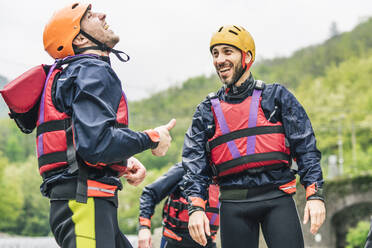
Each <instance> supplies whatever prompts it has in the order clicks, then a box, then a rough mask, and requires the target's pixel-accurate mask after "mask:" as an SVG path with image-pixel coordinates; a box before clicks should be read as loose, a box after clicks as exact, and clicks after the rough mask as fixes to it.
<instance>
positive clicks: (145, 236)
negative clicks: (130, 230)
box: [138, 228, 152, 248]
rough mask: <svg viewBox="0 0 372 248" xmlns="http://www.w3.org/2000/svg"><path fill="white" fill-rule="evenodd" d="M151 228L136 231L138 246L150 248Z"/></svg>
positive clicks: (139, 247)
mask: <svg viewBox="0 0 372 248" xmlns="http://www.w3.org/2000/svg"><path fill="white" fill-rule="evenodd" d="M151 247H152V243H151V230H150V229H147V228H144V229H141V230H139V232H138V248H151Z"/></svg>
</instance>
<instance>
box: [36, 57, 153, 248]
mask: <svg viewBox="0 0 372 248" xmlns="http://www.w3.org/2000/svg"><path fill="white" fill-rule="evenodd" d="M45 91H47V92H46V94H47V95H48V94H49V95H51V97H52V101H49V102H47V104H52V105H54V107H55V108H56V109H57V110H58V112H60V113H64V114H66V115H67V116H69V117H70V118H71V123H72V128H73V144H74V147H75V151H76V160H77V162H78V166H79V170H78V171H77V172H73V173H70V171H69V170H68V167H67V168H66V167H61V168H62V169H58V168H57V169H54V170H51V171H48V173H44V174H43V183H42V185H41V187H40V188H41V192H42V193H43V195H45V196H47V197H49V198H50V202H51V206H50V226H51V230H52V232H53V234H54V236H55V239H56V241H57V243H58V245H60V246H61V247H63V248H74V247H76V248H90V247H92V248H93V247H94V248H103V247H105V248H106V247H112V248H114V247H116V248H118V247H119V248H121V247H132V246H131V244H130V243H129V241H128V240H127V239H126V238H125V236H124V235H123V234H122V233H121V232H120V230H119V227H118V221H117V203H118V199H117V191H118V190H121V189H122V184H121V181H120V178H119V176H118V173H117V171H115V170H113V169H112V168H111V167H110V166H108V165H110V164H113V163H115V162H117V161H124V162H122V163H121V165H122V166H126V164H124V163H126V160H127V159H128V158H130V157H131V156H132V155H134V154H136V153H140V152H142V151H144V150H146V149H149V148H151V147H152V146H153V145H154V144H153V142H152V141H151V140H150V138H149V136H148V135H147V134H146V133H144V132H134V131H131V130H130V129H128V128H127V127H125V126H122V125H120V124H119V123H118V120H119V119H123V118H127V115H126V117H125V116H124V115H125V114H127V113H122V112H121V110H120V109H121V108H122V107H123V104H125V102H126V99H124V98H125V95H124V93H123V91H122V87H121V82H120V80H119V78H118V77H117V75H116V74H115V72H114V71H113V70H112V68H111V66H110V61H109V59H108V57H99V56H94V55H92V56H90V57H88V58H86V57H85V58H81V59H78V60H76V61H73V62H71V63H70V64H69V65H68V66H66V65H65V66H64V67H63V68H62V71H61V73H59V74H58V75H56V76H55V79H54V80H53V85H52V87H51V89H46V90H45ZM46 107H48V106H46ZM125 109H126V110H127V108H125ZM46 114H48V113H46ZM49 115H50V113H49ZM39 119H40V118H39ZM47 131H48V130H47ZM52 131H53V130H52ZM47 138H48V137H47V136H46V135H45V134H44V143H43V144H44V147H43V149H44V152H45V149H47V148H48V147H47V144H48V139H51V138H53V137H49V138H48V139H47ZM63 142H66V141H63V140H61V144H62V143H63ZM38 145H39V146H40V143H38ZM39 160H40V158H39ZM80 171H84V172H85V173H84V175H85V177H86V178H85V179H87V182H88V199H87V202H86V203H81V202H79V201H77V200H76V199H77V198H76V196H77V185H78V175H79V172H80ZM80 179H81V178H80V177H79V180H80ZM101 186H104V187H101Z"/></svg>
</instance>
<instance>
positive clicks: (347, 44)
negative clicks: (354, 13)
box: [0, 20, 372, 235]
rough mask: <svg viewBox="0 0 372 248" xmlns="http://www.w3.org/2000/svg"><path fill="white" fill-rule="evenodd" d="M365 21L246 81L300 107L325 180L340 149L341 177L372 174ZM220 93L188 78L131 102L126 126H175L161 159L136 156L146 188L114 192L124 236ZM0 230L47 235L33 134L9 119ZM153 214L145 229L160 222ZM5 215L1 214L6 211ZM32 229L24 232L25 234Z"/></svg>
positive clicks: (1, 162) (0, 150)
mask: <svg viewBox="0 0 372 248" xmlns="http://www.w3.org/2000/svg"><path fill="white" fill-rule="evenodd" d="M369 30H372V20H369V21H367V22H365V23H362V24H360V25H359V26H357V27H356V28H355V29H354V30H352V31H351V32H348V33H343V34H340V35H338V36H335V37H332V38H330V39H329V40H327V41H325V42H324V43H323V44H319V45H315V46H311V47H307V48H304V49H301V50H299V51H297V52H295V53H294V54H293V55H292V56H291V57H289V58H276V59H272V60H264V61H261V62H260V63H258V64H255V65H254V67H253V75H254V76H255V78H257V79H263V80H265V81H266V82H267V83H272V82H274V81H276V82H279V83H283V84H285V85H286V86H287V87H289V89H290V90H291V91H292V92H293V93H294V94H295V95H296V97H297V98H298V99H299V101H300V102H301V103H302V104H303V105H304V107H305V109H306V110H307V113H308V115H309V116H310V118H311V121H312V124H313V127H314V130H315V133H316V135H317V141H318V147H319V149H320V150H321V152H322V155H323V165H324V166H325V167H324V168H325V173H327V170H326V165H327V158H328V157H329V155H331V154H336V155H337V154H339V150H338V149H339V148H340V146H339V144H340V140H341V141H342V144H343V159H344V170H345V172H346V173H345V174H346V175H356V174H361V173H366V172H368V171H372V166H371V163H372V142H371V141H372V136H371V135H370V134H371V129H372V125H371V124H370V123H372V89H371V87H370V85H371V82H370V81H371V78H372V53H371V50H372V33H371V32H369ZM220 87H221V83H220V82H219V79H218V78H217V77H216V76H210V77H204V76H200V77H195V78H191V79H189V80H187V81H186V82H184V83H183V84H182V85H180V86H178V87H172V88H170V89H168V90H166V91H163V92H160V93H157V94H154V95H153V96H151V97H150V98H148V99H145V100H142V101H138V102H131V103H130V106H129V110H130V127H131V128H132V129H134V130H145V129H148V128H153V127H156V126H158V125H162V124H165V123H167V122H168V121H169V120H170V119H171V118H176V119H177V125H176V127H175V128H174V129H173V130H172V136H173V143H172V147H171V148H170V151H169V153H168V155H167V156H165V157H162V158H155V157H153V156H152V155H151V152H144V153H143V154H140V155H138V156H136V157H137V158H139V159H140V160H141V161H142V163H143V164H144V165H145V166H146V167H147V168H148V170H149V172H148V176H147V178H146V181H145V182H144V183H142V184H141V185H140V186H139V187H137V188H135V187H132V186H130V185H125V189H124V190H123V191H122V192H121V193H120V194H121V195H120V209H119V222H120V227H121V229H122V230H123V231H124V232H125V233H135V232H136V227H137V217H138V203H139V202H138V198H139V195H140V193H141V190H142V187H143V186H144V185H146V184H147V183H150V182H152V181H153V180H155V179H156V178H157V177H159V176H160V175H161V174H162V173H164V172H165V171H166V170H167V169H168V168H169V166H171V165H172V164H174V163H176V162H178V161H180V158H181V151H182V144H183V138H184V133H185V131H186V130H187V127H188V126H189V124H190V122H191V118H192V115H193V112H194V110H195V108H196V106H197V104H198V103H200V102H201V101H202V100H203V99H204V98H205V96H206V95H207V94H208V93H209V92H212V91H216V90H217V89H218V88H220ZM0 132H1V135H0V197H1V199H2V201H1V202H0V231H2V232H10V233H17V234H23V235H47V234H48V232H49V227H48V220H47V214H48V213H47V208H48V201H47V200H46V199H43V198H42V197H41V195H40V193H39V191H38V185H39V184H40V182H41V178H40V177H39V176H38V170H37V165H36V159H35V156H34V154H35V152H34V149H35V148H34V134H31V135H23V134H21V133H20V132H19V131H18V130H17V127H16V126H15V124H14V123H13V122H12V121H10V120H3V121H1V122H0ZM160 207H161V206H159V207H158V211H157V214H156V216H155V217H154V218H153V224H154V225H153V226H154V227H156V226H159V225H160V223H161V220H160V219H161V217H160V212H161V211H160ZM10 211H11V212H12V214H11V215H9V214H8V213H9V212H10ZM31 227H32V228H31Z"/></svg>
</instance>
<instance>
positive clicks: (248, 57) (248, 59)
mask: <svg viewBox="0 0 372 248" xmlns="http://www.w3.org/2000/svg"><path fill="white" fill-rule="evenodd" d="M251 59H252V54H251V52H250V51H248V52H247V54H246V55H245V64H246V65H248V63H249V62H251Z"/></svg>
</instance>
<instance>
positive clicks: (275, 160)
mask: <svg viewBox="0 0 372 248" xmlns="http://www.w3.org/2000/svg"><path fill="white" fill-rule="evenodd" d="M263 88H264V84H263V82H261V81H257V83H256V88H255V89H254V91H253V94H252V96H249V97H247V98H246V99H245V100H244V101H243V102H241V103H238V104H232V103H227V102H224V101H220V100H219V99H218V97H217V96H215V95H214V96H213V95H211V96H210V100H211V103H212V111H213V115H214V120H215V123H216V132H215V134H214V136H213V137H212V138H211V139H209V140H208V142H207V147H206V149H207V151H208V152H210V160H211V165H212V169H213V171H214V174H215V176H217V177H222V176H226V175H231V174H236V173H240V172H242V171H246V172H248V173H260V172H262V171H265V170H270V169H274V168H280V167H282V166H290V161H291V160H290V156H289V154H290V150H289V147H288V146H287V145H286V140H285V134H284V129H283V125H282V123H280V122H277V123H271V122H269V121H268V120H267V119H266V117H265V114H264V112H263V110H262V108H261V100H262V98H261V93H262V90H263Z"/></svg>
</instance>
